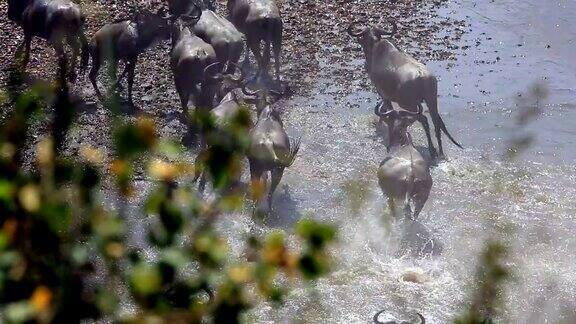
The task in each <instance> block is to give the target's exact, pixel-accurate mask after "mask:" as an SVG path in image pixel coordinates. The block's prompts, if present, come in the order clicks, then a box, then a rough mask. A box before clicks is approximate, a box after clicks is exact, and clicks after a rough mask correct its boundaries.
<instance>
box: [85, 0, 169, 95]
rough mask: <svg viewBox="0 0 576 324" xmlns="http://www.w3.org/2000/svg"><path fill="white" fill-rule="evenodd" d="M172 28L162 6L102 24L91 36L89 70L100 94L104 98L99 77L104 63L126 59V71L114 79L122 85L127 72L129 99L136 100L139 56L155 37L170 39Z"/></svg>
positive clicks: (95, 87)
mask: <svg viewBox="0 0 576 324" xmlns="http://www.w3.org/2000/svg"><path fill="white" fill-rule="evenodd" d="M169 31H170V29H169V25H168V17H167V16H165V15H164V14H163V12H162V9H160V10H158V12H156V13H152V12H149V11H148V10H142V11H139V12H137V13H136V15H135V17H134V19H130V20H122V21H118V22H115V23H112V24H107V25H104V26H103V27H102V28H100V29H99V30H98V31H97V32H96V33H95V34H94V36H93V37H92V39H91V40H90V56H91V57H92V68H91V70H90V74H89V78H90V82H92V86H93V87H94V91H95V92H96V95H98V98H100V99H102V93H101V92H100V90H99V89H98V85H97V83H96V77H97V76H98V71H99V70H100V67H101V66H102V64H104V63H105V62H109V63H111V64H114V66H117V65H118V61H124V64H125V66H124V72H122V74H121V75H120V77H119V78H118V79H117V80H115V81H114V83H115V85H114V88H116V87H119V86H120V82H121V81H122V79H123V78H124V76H125V75H126V74H127V75H128V100H129V101H130V103H132V86H133V84H134V71H135V69H136V62H137V61H138V56H139V55H140V54H142V53H143V52H144V51H145V50H146V49H147V48H148V47H150V46H151V45H152V44H153V43H154V41H156V40H158V39H168V38H169V36H170V32H169Z"/></svg>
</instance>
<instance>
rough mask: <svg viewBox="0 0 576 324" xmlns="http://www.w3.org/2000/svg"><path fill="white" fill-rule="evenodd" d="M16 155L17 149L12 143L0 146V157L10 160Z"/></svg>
mask: <svg viewBox="0 0 576 324" xmlns="http://www.w3.org/2000/svg"><path fill="white" fill-rule="evenodd" d="M15 153H16V148H15V147H14V145H12V144H11V143H4V144H1V145H0V157H2V158H4V159H6V160H10V159H12V157H13V156H14V154H15Z"/></svg>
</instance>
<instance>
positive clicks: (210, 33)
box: [193, 10, 244, 73]
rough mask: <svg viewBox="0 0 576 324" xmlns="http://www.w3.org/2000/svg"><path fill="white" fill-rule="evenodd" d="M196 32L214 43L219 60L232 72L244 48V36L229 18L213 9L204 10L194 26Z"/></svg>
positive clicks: (223, 66)
mask: <svg viewBox="0 0 576 324" xmlns="http://www.w3.org/2000/svg"><path fill="white" fill-rule="evenodd" d="M193 31H194V34H196V36H198V37H200V38H202V39H203V40H204V41H205V42H207V43H209V44H210V45H212V47H213V48H214V51H215V52H216V57H217V60H218V62H220V63H221V65H222V68H223V69H224V71H226V72H227V73H232V72H233V71H234V69H235V66H234V64H238V61H239V60H240V56H242V50H243V48H244V37H243V35H242V33H240V32H239V31H238V29H236V27H234V25H233V24H232V23H231V22H229V21H228V20H226V19H224V18H222V17H220V16H218V15H217V14H215V13H214V11H212V10H203V11H202V16H201V17H200V20H198V22H197V23H196V24H195V25H194V27H193Z"/></svg>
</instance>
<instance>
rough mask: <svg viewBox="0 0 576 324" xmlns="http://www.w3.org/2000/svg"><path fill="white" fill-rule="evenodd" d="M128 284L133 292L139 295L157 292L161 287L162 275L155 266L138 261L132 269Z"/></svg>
mask: <svg viewBox="0 0 576 324" xmlns="http://www.w3.org/2000/svg"><path fill="white" fill-rule="evenodd" d="M130 284H131V286H132V289H133V290H134V292H135V293H136V294H138V295H141V296H149V295H152V294H155V293H158V292H159V291H160V289H161V287H162V275H161V273H160V269H158V267H157V266H155V265H151V264H148V263H140V264H138V265H136V266H135V267H134V269H132V273H131V275H130Z"/></svg>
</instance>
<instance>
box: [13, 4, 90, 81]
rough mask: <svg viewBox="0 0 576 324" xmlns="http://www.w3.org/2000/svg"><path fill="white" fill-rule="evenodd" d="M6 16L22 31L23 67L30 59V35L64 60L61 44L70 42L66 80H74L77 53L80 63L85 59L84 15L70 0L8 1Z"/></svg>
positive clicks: (82, 63)
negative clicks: (43, 40)
mask: <svg viewBox="0 0 576 324" xmlns="http://www.w3.org/2000/svg"><path fill="white" fill-rule="evenodd" d="M8 18H9V19H10V20H12V21H14V22H16V23H18V24H19V25H21V26H22V29H23V30H24V43H23V44H22V47H23V48H24V58H23V62H22V66H23V68H24V69H25V68H26V66H27V65H28V61H29V60H30V45H31V43H32V38H33V37H34V36H37V37H40V38H43V39H46V40H48V41H49V42H50V44H51V45H52V46H53V47H54V49H55V50H56V54H57V55H58V58H59V59H60V60H64V61H67V59H66V54H65V51H64V43H65V42H66V43H68V45H70V47H71V48H72V62H71V68H70V70H69V75H68V78H69V80H70V81H74V80H75V79H76V61H77V58H78V55H79V54H80V52H81V54H82V57H81V66H85V65H86V62H87V61H88V42H87V40H86V36H85V35H84V21H85V17H84V15H83V14H82V12H81V11H80V7H79V6H78V5H77V4H75V3H74V2H72V1H70V0H8ZM22 47H21V49H22Z"/></svg>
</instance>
